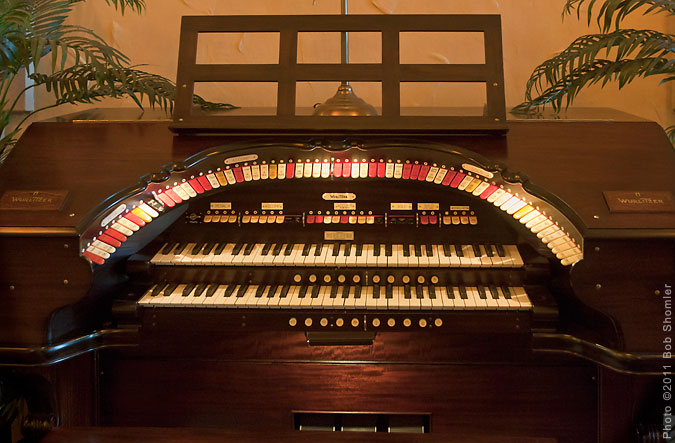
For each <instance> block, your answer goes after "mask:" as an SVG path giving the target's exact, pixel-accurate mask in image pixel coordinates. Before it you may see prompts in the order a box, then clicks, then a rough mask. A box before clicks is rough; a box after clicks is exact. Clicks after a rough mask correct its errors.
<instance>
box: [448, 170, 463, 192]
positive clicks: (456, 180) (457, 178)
mask: <svg viewBox="0 0 675 443" xmlns="http://www.w3.org/2000/svg"><path fill="white" fill-rule="evenodd" d="M464 177H466V174H462V173H461V172H458V173H457V174H455V178H453V179H452V182H451V183H450V187H452V188H456V187H457V186H459V184H460V183H461V182H462V180H464Z"/></svg>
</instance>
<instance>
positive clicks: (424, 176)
mask: <svg viewBox="0 0 675 443" xmlns="http://www.w3.org/2000/svg"><path fill="white" fill-rule="evenodd" d="M429 169H431V166H429V165H422V167H421V168H420V174H419V175H418V176H417V180H420V181H424V180H426V179H427V175H429Z"/></svg>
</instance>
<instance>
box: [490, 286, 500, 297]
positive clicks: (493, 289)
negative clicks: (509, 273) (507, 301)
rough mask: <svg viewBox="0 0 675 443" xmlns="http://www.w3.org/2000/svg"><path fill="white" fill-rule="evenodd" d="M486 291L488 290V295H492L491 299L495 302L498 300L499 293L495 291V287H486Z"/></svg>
mask: <svg viewBox="0 0 675 443" xmlns="http://www.w3.org/2000/svg"><path fill="white" fill-rule="evenodd" d="M488 289H489V290H490V293H491V294H492V298H494V299H495V300H497V299H498V298H499V292H498V291H497V287H496V286H495V285H490V286H489V287H488Z"/></svg>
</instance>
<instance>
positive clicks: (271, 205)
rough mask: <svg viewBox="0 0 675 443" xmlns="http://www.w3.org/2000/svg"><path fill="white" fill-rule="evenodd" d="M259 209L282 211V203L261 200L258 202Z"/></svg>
mask: <svg viewBox="0 0 675 443" xmlns="http://www.w3.org/2000/svg"><path fill="white" fill-rule="evenodd" d="M260 209H262V210H263V211H283V210H284V204H283V203H282V202H263V203H260Z"/></svg>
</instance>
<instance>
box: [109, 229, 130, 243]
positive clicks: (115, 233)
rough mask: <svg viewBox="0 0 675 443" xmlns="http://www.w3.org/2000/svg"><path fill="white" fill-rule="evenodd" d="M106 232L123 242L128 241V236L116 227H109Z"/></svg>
mask: <svg viewBox="0 0 675 443" xmlns="http://www.w3.org/2000/svg"><path fill="white" fill-rule="evenodd" d="M104 234H106V235H109V236H111V237H112V238H116V239H117V240H119V241H121V242H123V241H127V236H126V235H124V234H122V233H121V232H120V231H118V230H117V229H115V228H108V229H106V230H105V231H104Z"/></svg>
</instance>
